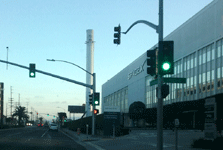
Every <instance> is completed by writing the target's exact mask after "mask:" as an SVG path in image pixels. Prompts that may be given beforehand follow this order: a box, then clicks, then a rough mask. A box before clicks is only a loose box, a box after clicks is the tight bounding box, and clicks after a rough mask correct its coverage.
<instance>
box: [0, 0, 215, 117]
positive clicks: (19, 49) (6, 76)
mask: <svg viewBox="0 0 223 150" xmlns="http://www.w3.org/2000/svg"><path fill="white" fill-rule="evenodd" d="M210 2H212V0H196V1H194V0H186V1H185V0H164V8H163V10H164V20H163V22H164V28H163V36H164V37H166V36H167V35H168V34H170V33H171V32H172V31H174V30H175V29H177V28H178V27H179V26H180V25H182V24H183V23H184V22H185V21H187V20H188V19H190V18H191V17H192V16H194V15H195V14H196V13H197V12H199V11H200V10H201V9H203V8H204V7H205V6H206V5H208V4H209V3H210ZM158 6H159V1H158V0H121V1H120V0H47V1H46V0H0V19H1V22H0V60H7V49H6V47H8V61H10V62H14V63H17V64H20V65H24V66H27V67H29V63H35V64H36V69H38V70H42V71H45V72H49V73H53V74H56V75H59V76H63V77H66V78H70V79H73V80H75V81H79V82H82V83H86V72H84V71H83V70H81V69H80V68H78V67H75V66H73V65H70V64H66V63H63V62H49V61H46V59H56V60H65V61H69V62H72V63H74V64H76V65H79V66H80V67H82V68H86V44H85V42H86V30H88V29H93V30H94V41H95V43H94V72H95V73H96V91H97V92H100V93H101V90H102V85H103V84H104V83H105V82H106V81H107V80H109V79H110V78H112V77H113V76H115V75H116V74H117V73H118V72H120V71H121V70H122V69H124V68H125V67H126V66H128V65H129V64H130V63H131V62H133V61H134V60H135V59H137V58H138V57H139V56H141V55H142V54H143V53H144V52H146V51H147V50H149V49H150V48H151V47H152V46H154V45H155V44H157V42H158V34H157V33H156V31H155V30H154V29H152V28H150V27H149V26H146V25H145V24H137V25H136V26H134V27H133V28H132V29H131V30H130V31H129V32H128V33H127V34H126V35H124V34H122V35H121V44H120V45H118V46H117V45H115V44H113V39H114V27H115V26H118V25H119V24H120V26H121V31H122V32H125V31H126V30H127V29H128V28H129V27H130V26H131V25H132V24H133V23H134V22H135V21H137V20H147V21H149V22H152V23H153V24H156V25H158ZM0 82H3V83H4V115H6V104H7V116H9V114H10V109H11V108H10V105H9V99H10V97H11V90H10V89H11V87H12V99H13V105H14V106H15V105H16V103H15V102H18V100H19V99H20V104H21V105H22V106H25V107H27V106H28V111H29V112H30V111H31V109H32V110H34V111H35V112H34V113H36V112H38V113H39V115H41V116H42V117H44V118H45V119H47V120H51V119H52V118H53V115H57V113H58V112H64V110H65V112H66V113H67V116H68V118H70V114H69V112H68V105H78V106H81V105H82V104H84V103H85V93H86V87H84V86H81V85H77V84H73V83H70V82H67V81H63V80H60V79H56V78H53V77H50V76H46V75H43V74H40V73H36V77H35V78H29V70H27V69H22V68H19V67H16V66H12V65H8V67H7V65H6V64H5V63H1V62H0ZM19 95H20V96H19ZM19 97H20V98H19ZM31 107H32V108H31ZM98 108H99V114H100V112H101V108H100V107H98ZM13 109H15V108H14V107H13ZM46 114H49V115H50V116H49V117H48V116H47V115H46ZM73 116H74V117H75V119H77V118H80V117H81V116H82V114H74V115H73V114H72V115H71V118H72V119H73Z"/></svg>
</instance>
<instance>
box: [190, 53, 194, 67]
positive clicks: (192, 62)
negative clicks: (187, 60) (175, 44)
mask: <svg viewBox="0 0 223 150" xmlns="http://www.w3.org/2000/svg"><path fill="white" fill-rule="evenodd" d="M193 56H194V55H192V57H191V65H190V68H193V67H194V58H193Z"/></svg>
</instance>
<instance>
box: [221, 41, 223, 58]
mask: <svg viewBox="0 0 223 150" xmlns="http://www.w3.org/2000/svg"><path fill="white" fill-rule="evenodd" d="M221 55H222V56H223V39H222V40H221Z"/></svg>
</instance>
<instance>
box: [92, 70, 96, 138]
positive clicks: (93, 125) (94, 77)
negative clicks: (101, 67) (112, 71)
mask: <svg viewBox="0 0 223 150" xmlns="http://www.w3.org/2000/svg"><path fill="white" fill-rule="evenodd" d="M92 90H93V95H92V106H93V111H92V135H93V136H94V131H95V114H94V109H95V104H94V93H95V92H96V74H95V73H93V87H92Z"/></svg>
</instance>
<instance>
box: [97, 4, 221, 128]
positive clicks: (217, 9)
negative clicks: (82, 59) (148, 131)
mask: <svg viewBox="0 0 223 150" xmlns="http://www.w3.org/2000/svg"><path fill="white" fill-rule="evenodd" d="M222 6H223V0H214V1H213V2H211V3H210V4H209V5H207V6H206V7H205V8H203V9H202V10H201V11H199V12H198V13H197V14H195V15H194V16H193V17H191V18H190V19H189V20H187V21H186V22H185V23H183V24H182V25H181V26H180V27H178V28H177V29H176V30H174V31H173V32H172V33H170V34H169V35H167V36H166V37H165V38H164V41H174V74H173V75H168V76H164V77H176V78H187V80H186V84H179V83H177V84H176V83H169V84H168V85H169V86H170V94H169V95H168V96H167V97H166V98H165V99H164V100H163V126H164V128H171V126H172V125H173V124H172V123H173V121H174V119H175V118H179V121H180V126H181V127H182V128H189V129H190V128H191V129H192V128H199V129H202V128H204V120H205V116H204V111H205V110H204V103H205V99H207V98H211V97H214V98H215V102H216V104H217V118H223V113H222V112H221V111H223V109H221V106H222V101H223V66H222V64H223V63H222V62H223V9H222ZM157 46H158V45H157V44H156V45H154V46H153V47H151V48H150V50H153V49H155V48H156V47H157ZM146 59H147V51H146V50H145V53H143V54H142V55H141V56H140V57H139V58H137V59H136V60H133V62H132V63H131V64H129V65H128V66H127V67H125V68H124V69H123V70H121V71H120V72H119V73H117V74H116V75H115V76H114V77H112V78H111V79H109V80H108V81H107V82H106V83H104V84H103V85H102V102H101V103H102V113H103V108H104V106H120V111H121V114H122V116H123V118H124V120H123V125H124V126H125V127H133V126H145V125H151V126H154V127H155V126H156V119H157V118H156V113H157V109H156V108H157V100H158V99H157V97H156V87H157V85H154V86H150V81H152V80H154V77H152V76H150V75H148V74H147V71H146V70H147V64H146ZM138 104H139V105H143V104H144V106H145V108H143V106H138ZM132 108H135V110H137V112H132V111H131V109H132ZM133 110H134V109H133ZM140 110H141V112H140ZM130 111H131V112H130ZM134 113H135V117H134ZM215 119H216V118H215ZM134 121H137V123H138V124H134Z"/></svg>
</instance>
